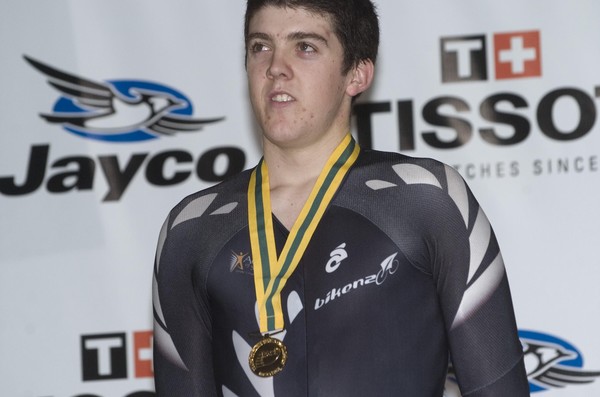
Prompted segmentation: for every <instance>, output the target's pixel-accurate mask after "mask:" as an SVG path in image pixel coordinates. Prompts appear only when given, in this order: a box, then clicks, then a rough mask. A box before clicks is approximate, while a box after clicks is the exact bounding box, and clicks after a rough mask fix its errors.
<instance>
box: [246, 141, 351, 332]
mask: <svg viewBox="0 0 600 397" xmlns="http://www.w3.org/2000/svg"><path fill="white" fill-rule="evenodd" d="M359 151H360V148H359V146H358V145H357V144H356V143H355V142H354V139H352V136H351V135H350V134H348V135H346V136H345V137H344V139H343V140H342V142H341V143H340V144H339V145H338V146H337V148H336V149H335V150H334V151H333V153H332V154H331V156H330V157H329V159H328V160H327V163H326V164H325V167H324V168H323V170H322V171H321V174H320V175H319V178H318V179H317V182H316V183H315V186H314V187H313V189H312V191H311V193H310V196H309V197H308V200H307V201H306V203H305V204H304V206H303V207H302V211H301V212H300V215H299V216H298V219H296V221H295V223H294V226H293V227H292V230H291V231H290V234H289V236H288V238H287V240H286V242H285V245H284V247H283V250H282V251H281V255H280V256H279V258H277V251H276V248H275V234H274V232H273V219H272V215H271V199H270V188H269V174H268V170H267V164H266V163H265V162H264V160H261V161H260V163H259V164H258V166H257V167H256V168H255V169H254V171H253V172H252V175H251V176H250V183H249V184H248V222H249V229H250V246H251V249H252V262H253V267H254V287H255V290H256V299H257V302H258V312H259V323H260V331H261V332H262V333H265V332H270V331H274V330H278V329H283V328H284V321H283V311H282V309H281V290H282V289H283V287H284V286H285V283H286V282H287V280H288V278H289V277H290V275H291V274H292V272H293V271H294V270H295V269H296V267H297V266H298V263H299V262H300V258H302V255H303V254H304V251H305V250H306V247H307V246H308V243H309V242H310V239H311V237H312V235H313V233H314V232H315V229H316V228H317V225H318V223H319V221H320V220H321V218H322V217H323V214H324V213H325V210H326V209H327V206H328V205H329V203H330V202H331V200H332V199H333V196H334V195H335V192H336V191H337V189H338V188H339V186H340V185H341V183H342V181H343V180H344V176H346V174H347V173H348V170H349V169H350V167H351V166H352V164H354V162H355V161H356V159H357V158H358V153H359Z"/></svg>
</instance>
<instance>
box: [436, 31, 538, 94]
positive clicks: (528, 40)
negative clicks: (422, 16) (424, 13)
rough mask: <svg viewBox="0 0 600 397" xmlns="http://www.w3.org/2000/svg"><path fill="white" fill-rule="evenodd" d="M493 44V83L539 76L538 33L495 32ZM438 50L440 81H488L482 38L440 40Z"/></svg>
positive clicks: (461, 37)
mask: <svg viewBox="0 0 600 397" xmlns="http://www.w3.org/2000/svg"><path fill="white" fill-rule="evenodd" d="M493 43H494V66H495V72H496V73H495V76H496V79H497V80H502V79H515V78H523V77H539V76H541V75H542V66H541V65H542V56H541V44H540V32H539V31H537V30H534V31H524V32H510V33H496V34H494V35H493ZM440 47H441V48H440V49H441V64H442V82H444V83H451V82H462V81H485V80H487V79H488V64H487V59H488V55H487V54H488V53H487V41H486V37H485V35H470V36H453V37H442V38H441V39H440Z"/></svg>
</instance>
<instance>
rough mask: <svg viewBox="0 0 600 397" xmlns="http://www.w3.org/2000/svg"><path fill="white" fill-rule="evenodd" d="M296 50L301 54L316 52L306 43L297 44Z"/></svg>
mask: <svg viewBox="0 0 600 397" xmlns="http://www.w3.org/2000/svg"><path fill="white" fill-rule="evenodd" d="M298 49H299V50H300V51H302V52H316V51H317V50H315V47H313V46H312V45H310V44H308V43H300V44H298Z"/></svg>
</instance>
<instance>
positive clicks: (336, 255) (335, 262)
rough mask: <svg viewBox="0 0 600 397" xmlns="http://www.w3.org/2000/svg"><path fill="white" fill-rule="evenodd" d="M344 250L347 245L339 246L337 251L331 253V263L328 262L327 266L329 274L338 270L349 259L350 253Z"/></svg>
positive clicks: (326, 269)
mask: <svg viewBox="0 0 600 397" xmlns="http://www.w3.org/2000/svg"><path fill="white" fill-rule="evenodd" d="M344 248H346V243H342V244H340V245H338V246H337V248H336V249H334V250H333V251H331V253H330V254H329V256H330V258H329V261H327V264H326V265H325V271H326V272H327V273H333V272H335V271H336V270H337V268H338V267H340V264H341V263H342V261H343V260H344V259H346V258H347V257H348V253H347V252H346V250H345V249H344Z"/></svg>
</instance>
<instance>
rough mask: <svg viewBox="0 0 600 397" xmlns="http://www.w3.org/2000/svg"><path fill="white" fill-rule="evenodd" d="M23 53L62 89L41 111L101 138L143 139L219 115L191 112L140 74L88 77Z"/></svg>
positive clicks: (180, 98) (176, 95)
mask: <svg viewBox="0 0 600 397" xmlns="http://www.w3.org/2000/svg"><path fill="white" fill-rule="evenodd" d="M24 58H25V60H26V61H27V62H28V63H29V64H30V65H31V66H33V67H34V68H35V69H36V70H37V71H39V72H40V73H42V74H44V75H45V76H46V77H47V79H48V84H50V85H51V86H52V87H53V88H55V89H56V90H58V91H59V92H60V93H61V94H62V95H61V96H60V97H59V98H58V100H57V101H56V103H55V104H54V107H53V109H52V113H48V114H40V117H42V118H43V119H44V120H46V121H47V122H48V123H53V124H60V125H61V126H62V127H63V128H64V129H65V130H66V131H68V132H70V133H72V134H75V135H78V136H81V137H84V138H88V139H94V140H99V141H105V142H137V141H146V140H149V139H156V138H158V137H159V136H170V135H173V134H176V133H182V132H193V131H198V130H200V129H202V126H203V125H205V124H208V123H214V122H217V121H221V120H223V119H224V117H220V118H211V119H195V118H192V117H191V115H192V112H193V108H192V103H191V101H190V100H189V99H188V98H187V97H186V96H185V95H184V94H182V93H181V92H179V91H177V90H175V89H173V88H170V87H167V86H165V85H162V84H158V83H153V82H149V81H141V80H110V81H104V82H100V81H93V80H91V79H87V78H85V77H82V76H77V75H74V74H71V73H68V72H65V71H62V70H59V69H56V68H54V67H52V66H50V65H47V64H45V63H42V62H40V61H38V60H35V59H33V58H31V57H28V56H24Z"/></svg>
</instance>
